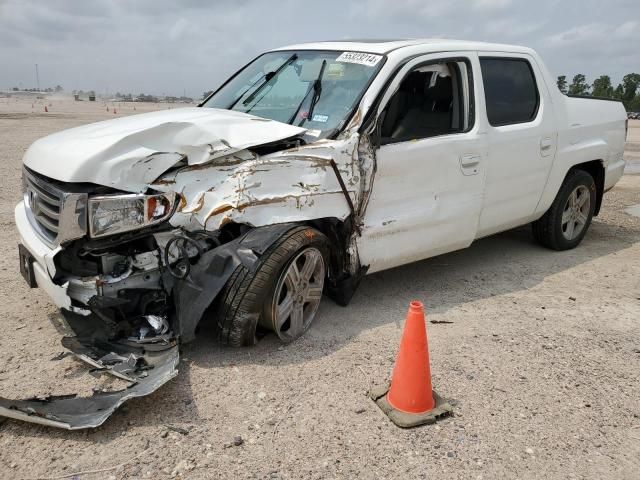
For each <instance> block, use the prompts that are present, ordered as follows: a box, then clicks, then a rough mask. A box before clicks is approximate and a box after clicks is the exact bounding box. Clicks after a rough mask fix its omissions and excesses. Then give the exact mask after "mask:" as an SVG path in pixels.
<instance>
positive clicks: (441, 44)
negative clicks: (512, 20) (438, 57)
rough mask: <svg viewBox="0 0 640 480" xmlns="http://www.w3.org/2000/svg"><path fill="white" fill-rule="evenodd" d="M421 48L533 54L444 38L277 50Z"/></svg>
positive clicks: (334, 42) (512, 47)
mask: <svg viewBox="0 0 640 480" xmlns="http://www.w3.org/2000/svg"><path fill="white" fill-rule="evenodd" d="M416 46H423V47H424V53H434V52H446V51H465V50H471V51H476V50H482V51H495V52H514V53H533V50H532V49H531V48H527V47H522V46H517V45H506V44H500V43H485V42H472V41H468V40H451V39H445V38H419V39H394V40H376V39H357V40H330V41H323V42H312V43H300V44H296V45H288V46H285V47H279V48H276V49H274V50H273V51H278V50H346V51H357V52H368V53H377V54H387V53H390V52H393V51H395V50H401V49H404V48H408V47H416Z"/></svg>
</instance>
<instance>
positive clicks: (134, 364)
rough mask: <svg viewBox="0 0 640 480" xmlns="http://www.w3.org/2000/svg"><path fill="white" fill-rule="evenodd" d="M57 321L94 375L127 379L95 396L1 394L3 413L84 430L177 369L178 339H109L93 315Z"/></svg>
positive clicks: (0, 410)
mask: <svg viewBox="0 0 640 480" xmlns="http://www.w3.org/2000/svg"><path fill="white" fill-rule="evenodd" d="M52 321H53V323H54V325H55V326H56V327H57V328H58V329H59V330H61V331H62V332H64V333H65V334H66V336H65V337H63V339H62V344H63V345H64V346H65V347H66V348H67V349H69V350H70V351H71V353H72V354H73V355H75V356H76V358H78V359H79V360H81V361H83V362H85V363H87V364H88V365H89V366H90V367H91V368H92V370H91V373H92V374H94V375H101V374H108V375H113V376H115V377H117V378H119V379H122V380H125V381H128V382H129V385H128V386H127V387H126V388H124V389H122V390H117V391H111V392H104V391H97V392H94V394H93V395H92V396H89V397H80V396H77V395H64V396H46V397H41V398H38V397H36V398H31V399H26V400H11V399H8V398H4V397H0V416H4V417H8V418H13V419H16V420H23V421H25V422H31V423H37V424H41V425H48V426H52V427H58V428H64V429H67V430H80V429H84V428H95V427H98V426H100V425H102V424H103V423H104V422H105V421H106V420H107V418H109V417H110V416H111V414H113V412H115V411H116V409H117V408H118V407H119V406H120V405H122V404H123V403H124V402H126V401H127V400H129V399H131V398H135V397H143V396H145V395H149V394H150V393H153V392H154V391H156V390H157V389H158V388H160V387H161V386H162V385H164V384H165V383H167V382H168V381H169V380H171V379H172V378H173V377H175V376H176V375H177V374H178V362H179V358H180V356H179V351H178V344H177V342H176V341H175V340H172V339H170V338H161V339H159V340H158V341H155V342H148V343H140V344H137V343H135V342H126V341H108V340H106V336H105V335H104V334H103V331H102V330H101V327H100V325H101V322H100V320H99V319H97V318H95V317H94V316H89V317H81V316H79V315H75V314H72V313H69V312H64V313H63V314H62V313H60V314H56V315H54V316H53V318H52Z"/></svg>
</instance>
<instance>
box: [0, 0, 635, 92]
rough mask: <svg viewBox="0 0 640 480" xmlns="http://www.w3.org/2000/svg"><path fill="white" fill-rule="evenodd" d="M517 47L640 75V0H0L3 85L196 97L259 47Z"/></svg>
mask: <svg viewBox="0 0 640 480" xmlns="http://www.w3.org/2000/svg"><path fill="white" fill-rule="evenodd" d="M429 37H441V38H455V39H464V40H478V41H489V42H499V43H509V44H517V45H525V46H528V47H532V48H534V49H536V50H537V51H538V53H540V54H541V55H542V57H543V59H544V60H545V62H546V63H547V66H548V67H549V69H550V70H551V72H552V73H553V74H555V75H567V77H568V78H571V77H572V76H573V75H574V74H576V73H584V74H586V75H587V80H588V81H589V82H591V81H593V79H594V78H596V77H597V76H599V75H602V74H607V75H610V76H611V78H612V80H613V82H614V85H615V84H617V83H618V82H620V80H621V79H622V76H623V75H625V74H626V73H630V72H638V73H640V0H608V1H603V0H598V1H595V0H536V1H531V0H392V1H390V0H365V1H356V0H353V1H345V0H322V1H315V2H310V1H306V0H282V1H278V0H268V1H264V0H263V1H258V0H95V1H87V0H41V1H34V0H0V90H2V89H6V88H11V87H14V86H19V87H22V88H31V87H35V86H36V80H35V64H36V63H37V64H38V69H39V74H40V85H41V87H42V88H45V87H49V86H50V87H54V86H55V85H58V84H59V85H62V86H63V87H64V88H65V90H66V91H71V90H74V89H75V90H80V89H82V90H95V91H96V92H99V93H106V92H109V93H115V92H122V93H125V92H126V93H128V92H131V93H134V94H137V93H141V92H144V93H148V94H155V95H163V94H166V95H177V96H180V95H182V94H183V93H186V94H187V95H188V96H192V97H200V96H201V95H202V92H204V91H206V90H211V89H214V88H216V87H217V86H219V85H220V83H221V82H222V81H224V79H225V78H227V77H228V76H229V75H230V74H232V73H233V72H235V71H236V70H237V69H238V68H240V67H241V66H242V65H244V64H246V63H247V62H248V61H250V60H251V59H253V58H254V57H255V56H257V55H258V54H259V53H261V52H263V51H265V50H268V49H270V48H275V47H279V46H283V45H288V44H294V43H300V42H308V41H318V40H343V39H344V40H348V39H350V38H384V39H388V38H429Z"/></svg>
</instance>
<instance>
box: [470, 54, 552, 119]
mask: <svg viewBox="0 0 640 480" xmlns="http://www.w3.org/2000/svg"><path fill="white" fill-rule="evenodd" d="M480 67H481V69H482V82H483V84H484V94H485V98H486V100H487V117H488V118H489V123H490V124H491V125H492V126H494V127H498V126H501V125H508V124H513V123H524V122H530V121H531V120H533V119H534V118H535V117H536V114H537V113H538V107H539V104H540V96H539V94H538V87H537V86H536V79H535V76H534V74H533V70H532V69H531V65H530V64H529V62H527V61H526V60H524V59H520V58H491V57H484V58H480Z"/></svg>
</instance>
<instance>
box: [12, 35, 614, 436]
mask: <svg viewBox="0 0 640 480" xmlns="http://www.w3.org/2000/svg"><path fill="white" fill-rule="evenodd" d="M625 122H626V115H625V111H624V108H623V106H622V104H620V103H617V102H613V101H602V100H597V99H586V98H572V97H568V96H566V95H563V94H562V93H561V92H560V91H559V90H558V89H557V87H556V84H555V81H554V79H553V77H552V76H551V75H550V74H549V72H548V71H547V69H546V68H545V66H544V64H543V62H542V60H541V59H540V57H539V56H538V55H537V54H536V53H535V52H534V51H533V50H531V49H529V48H523V47H515V46H509V45H494V44H485V43H475V42H465V41H452V40H440V39H438V40H408V41H371V42H369V41H362V42H323V43H313V44H303V45H294V46H289V47H285V48H280V49H277V50H273V51H270V52H267V53H265V54H262V55H260V56H259V57H257V58H256V59H254V60H253V61H252V62H250V63H249V64H248V65H246V66H245V67H243V68H242V69H241V70H240V71H238V72H237V73H236V74H235V75H233V76H232V77H231V78H230V79H229V80H227V81H226V82H225V83H224V84H223V85H222V86H221V87H220V88H219V89H218V90H216V91H215V92H214V93H212V94H211V95H210V96H209V97H208V98H207V99H206V100H205V101H204V102H203V103H202V104H201V105H200V106H199V107H197V108H184V109H177V110H167V111H160V112H154V113H147V114H142V115H136V116H131V117H126V118H118V119H114V120H109V121H105V122H100V123H95V124H91V125H86V126H82V127H78V128H74V129H71V130H67V131H64V132H61V133H56V134H53V135H50V136H48V137H46V138H43V139H41V140H38V141H37V142H35V143H34V144H33V145H32V146H31V147H30V148H29V150H28V151H27V152H26V154H25V156H24V176H23V178H24V200H23V201H22V202H20V203H19V204H18V206H17V207H16V210H15V218H16V225H17V227H18V230H19V232H20V237H21V245H20V265H21V270H22V272H23V275H24V276H25V278H26V279H27V281H28V282H29V284H30V285H31V286H32V287H40V288H42V289H44V290H45V291H46V292H47V293H48V294H49V295H50V296H51V298H52V299H53V301H54V302H55V303H56V304H57V305H58V307H60V309H61V312H62V317H61V318H63V319H64V321H63V322H62V323H63V324H64V325H65V327H69V328H70V329H71V331H73V332H74V333H75V334H76V337H75V339H76V340H74V341H67V345H66V346H67V347H69V348H70V349H71V350H72V351H73V352H74V353H76V354H77V355H78V356H79V357H80V358H82V359H83V360H85V361H88V362H89V363H91V364H92V365H94V366H98V367H99V368H102V369H104V370H106V371H108V372H109V373H112V374H114V375H119V376H120V377H121V378H127V379H130V380H131V381H133V382H136V385H137V386H138V387H137V388H139V390H140V391H137V390H136V389H135V388H134V389H129V390H127V392H128V394H127V395H128V396H136V395H142V394H145V393H149V391H150V390H151V391H152V390H153V389H154V388H157V387H158V386H159V385H161V384H162V383H164V382H165V381H166V380H167V379H168V378H171V376H173V375H175V374H176V372H175V365H176V364H177V347H176V346H175V345H176V344H177V343H178V342H188V341H190V340H192V339H193V338H194V335H195V330H196V327H197V325H198V323H199V322H200V321H201V320H202V321H203V322H213V323H214V324H215V325H216V327H217V331H218V335H219V338H220V340H221V341H223V342H225V343H228V344H231V345H235V346H241V345H250V344H253V343H254V342H255V341H256V338H257V336H259V335H260V334H261V332H268V331H271V332H274V333H275V334H276V335H277V336H278V337H279V338H280V339H282V340H283V341H285V342H287V341H291V340H294V339H295V338H297V337H299V336H300V335H301V334H302V333H303V332H304V331H305V330H306V329H307V328H308V327H309V325H310V324H311V322H312V320H313V319H314V316H315V314H316V311H317V308H318V305H319V303H320V300H321V297H322V294H323V291H326V292H327V293H328V295H329V296H331V297H332V298H333V299H334V300H336V301H337V302H339V303H341V304H346V303H348V301H349V300H350V298H351V296H352V295H353V292H354V291H355V289H356V287H357V285H358V283H359V281H360V280H361V278H362V277H363V276H364V275H365V274H366V273H372V272H376V271H380V270H383V269H387V268H391V267H395V266H398V265H403V264H406V263H409V262H414V261H416V260H421V259H424V258H427V257H431V256H434V255H439V254H442V253H445V252H450V251H453V250H457V249H461V248H465V247H467V246H469V245H470V244H471V243H472V242H473V241H474V240H475V239H477V238H481V237H485V236H487V235H491V234H494V233H497V232H501V231H504V230H507V229H511V228H514V227H517V226H520V225H524V224H528V223H531V224H532V231H533V235H534V237H535V238H536V239H537V240H538V241H539V242H540V243H542V244H543V245H545V246H547V247H549V248H552V249H556V250H565V249H570V248H573V247H575V246H577V245H578V244H579V243H580V241H581V240H582V238H583V237H584V235H585V234H586V233H587V229H588V228H589V224H590V222H591V219H592V217H593V216H594V215H597V214H598V212H599V210H600V206H601V203H602V196H603V194H604V192H606V191H607V190H609V189H610V188H612V187H613V186H614V184H615V183H616V182H617V181H618V180H619V178H620V176H621V175H622V171H623V168H624V161H623V159H622V155H623V149H624V142H625V135H626V132H625V128H626V123H625ZM149 352H151V353H152V354H150V353H149ZM131 355H133V358H134V359H135V361H133V362H132V360H131V358H132V357H131ZM156 357H157V358H156ZM167 365H169V366H168V367H167ZM141 366H142V367H144V368H142V367H141ZM149 366H155V368H154V369H151V370H150V369H149ZM159 371H160V372H161V373H158V372H159ZM145 372H146V375H144V377H145V380H144V381H143V375H142V374H143V373H145ZM149 372H152V374H150V373H149ZM149 378H152V381H153V382H154V386H153V388H152V387H150V386H149V384H150V383H151V382H152V381H151V380H148V379H149ZM145 382H146V383H145ZM140 385H142V387H140ZM142 390H144V391H142ZM132 392H133V393H132ZM128 396H126V398H128ZM123 398H124V397H123V396H121V397H118V398H117V401H116V400H114V399H112V398H108V399H105V400H104V404H101V409H100V410H99V412H98V411H96V412H94V414H93V416H92V415H89V414H85V415H84V417H82V419H78V418H77V416H74V415H72V414H71V413H73V412H74V411H76V410H77V409H78V408H79V407H78V406H77V405H75V404H74V405H71V406H70V405H67V404H64V401H65V400H64V399H60V400H59V401H58V403H56V402H49V403H48V404H47V408H48V410H46V411H45V412H44V413H43V414H42V415H39V416H38V419H39V420H40V421H41V422H44V420H42V419H43V418H44V417H43V415H44V414H45V413H46V414H47V415H49V416H50V418H49V420H50V419H51V418H54V419H57V420H55V421H57V422H58V423H59V425H58V426H65V427H66V428H82V427H85V426H93V425H96V424H99V423H101V422H102V421H104V418H106V416H108V414H109V413H110V412H111V411H112V410H113V409H115V406H113V405H116V404H119V403H121V402H122V401H124V399H126V398H124V399H123ZM76 400H77V399H76ZM4 401H5V400H2V402H4ZM2 405H3V404H2V403H1V402H0V414H7V412H8V411H11V412H13V414H14V416H18V417H19V416H20V413H16V412H24V411H27V410H28V408H34V407H33V405H31V404H18V403H15V402H14V403H11V404H10V405H5V407H6V408H5V409H4V411H3V410H2V409H1V407H2ZM52 405H53V407H52ZM40 408H42V406H40ZM52 408H53V409H54V410H55V409H57V410H56V411H53V410H52ZM74 409H76V410H74ZM70 412H71V413H70ZM105 412H106V416H105ZM65 415H66V416H65ZM21 418H22V417H21ZM87 418H89V419H90V420H87ZM30 420H31V421H34V420H33V416H31V417H30ZM51 421H53V420H51ZM44 423H46V422H44ZM49 424H51V422H49Z"/></svg>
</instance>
